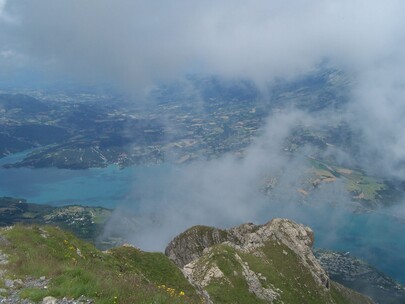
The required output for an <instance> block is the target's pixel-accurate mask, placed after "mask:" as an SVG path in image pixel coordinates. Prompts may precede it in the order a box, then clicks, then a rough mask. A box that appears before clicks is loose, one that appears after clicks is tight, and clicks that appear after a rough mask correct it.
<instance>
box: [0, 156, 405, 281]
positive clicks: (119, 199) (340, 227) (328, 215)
mask: <svg viewBox="0 0 405 304" xmlns="http://www.w3.org/2000/svg"><path fill="white" fill-rule="evenodd" d="M25 154H26V153H21V154H16V155H12V156H9V157H6V158H3V159H0V166H1V165H2V164H5V163H12V162H15V161H17V160H19V159H21V158H22V157H24V155H25ZM174 167H175V166H174V165H170V164H165V165H155V166H135V167H130V168H126V169H120V168H118V167H117V166H109V167H106V168H101V169H100V168H97V169H89V170H61V169H55V168H46V169H27V168H19V169H4V168H1V169H0V196H12V197H20V198H26V199H28V201H29V202H33V203H41V204H51V205H66V204H81V205H87V206H103V207H108V208H114V207H116V206H118V205H120V204H126V205H128V204H130V205H131V206H132V207H133V208H135V209H136V207H137V206H138V203H139V200H141V199H142V193H148V195H151V196H152V199H149V202H150V204H152V205H153V204H154V203H153V202H154V200H159V197H160V196H162V195H163V196H164V193H160V194H159V191H162V190H161V189H160V187H159V185H163V184H164V181H165V179H167V178H171V179H173V176H175V175H173V174H172V173H173V172H172V171H173V170H176V169H175V168H174ZM159 179H161V181H159ZM147 187H149V189H148V188H147ZM160 199H161V198H160ZM156 206H158V203H156ZM150 207H151V209H153V206H150ZM157 208H158V207H157ZM297 208H298V207H297ZM299 208H301V209H294V212H291V210H290V211H288V210H284V211H282V210H281V211H279V212H276V211H274V210H271V211H269V213H268V214H270V215H271V217H288V218H292V219H294V220H296V221H299V222H301V223H304V224H306V225H308V226H310V227H311V228H312V229H313V230H314V232H315V239H316V244H315V245H316V247H320V248H329V249H334V250H339V251H344V252H346V251H349V252H351V254H352V255H353V256H357V257H360V258H363V259H365V260H366V261H368V262H370V263H371V264H373V265H375V266H377V268H378V269H380V270H382V271H383V272H385V273H387V274H388V275H390V276H392V277H394V278H395V279H396V280H398V281H400V282H402V283H405V233H404V232H405V224H404V221H403V220H402V221H401V220H400V219H398V218H395V217H393V216H389V215H387V214H383V213H369V214H353V213H351V212H349V211H346V210H342V208H332V207H330V206H325V207H317V208H314V207H299ZM266 216H268V215H266ZM260 220H263V221H265V220H266V219H264V218H263V219H260Z"/></svg>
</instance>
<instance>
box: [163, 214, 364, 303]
mask: <svg viewBox="0 0 405 304" xmlns="http://www.w3.org/2000/svg"><path fill="white" fill-rule="evenodd" d="M313 242H314V235H313V232H312V230H311V229H310V228H308V227H305V226H303V225H299V224H297V223H295V222H293V221H290V220H286V219H273V220H272V221H270V222H268V223H266V224H264V225H254V224H243V225H241V226H238V227H235V228H231V229H227V230H222V229H217V228H213V227H206V226H195V227H192V228H190V229H189V230H187V231H185V232H184V233H182V234H180V235H179V236H177V237H176V238H174V239H173V241H171V242H170V243H169V245H168V246H167V248H166V251H165V253H166V255H167V256H168V257H169V258H170V259H171V260H172V261H173V262H174V263H175V264H176V265H177V266H178V267H180V268H181V269H182V270H183V273H184V274H185V276H186V277H187V278H188V280H189V281H190V282H191V283H192V284H193V285H194V286H196V287H197V288H198V289H199V290H200V292H201V294H202V295H203V296H204V297H205V299H206V301H207V302H208V303H263V302H265V303H372V301H371V300H369V299H368V298H366V297H363V296H361V295H359V294H356V293H354V292H353V291H351V290H348V289H345V288H344V287H343V286H340V285H339V286H338V285H337V284H335V283H331V281H330V280H329V277H328V275H327V273H326V272H325V270H324V269H323V268H322V267H321V266H320V264H319V262H318V261H317V260H316V258H315V256H314V255H313V253H312V249H311V247H312V245H313ZM343 290H344V292H343ZM337 294H339V296H337ZM339 297H340V298H339ZM342 298H343V299H345V301H343V302H342V301H341V299H342ZM351 298H352V299H351ZM354 298H355V300H353V299H354ZM241 299H243V300H241ZM303 299H305V300H303Z"/></svg>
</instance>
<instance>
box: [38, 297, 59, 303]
mask: <svg viewBox="0 0 405 304" xmlns="http://www.w3.org/2000/svg"><path fill="white" fill-rule="evenodd" d="M57 301H58V299H56V298H54V297H45V298H43V300H42V304H56V303H57Z"/></svg>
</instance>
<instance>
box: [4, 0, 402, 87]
mask: <svg viewBox="0 0 405 304" xmlns="http://www.w3.org/2000/svg"><path fill="white" fill-rule="evenodd" d="M404 11H405V3H404V2H403V1H400V0H397V1H395V0H392V1H379V0H372V1H370V0H369V1H365V0H308V1H285V0H252V1H248V2H246V1H235V0H232V1H231V0H223V1H213V0H208V1H193V0H173V1H162V0H157V1H146V0H117V1H111V0H86V1H83V0H62V1H54V0H31V1H24V0H12V1H10V0H0V39H1V44H0V67H1V68H0V71H2V72H0V73H3V76H4V73H7V74H9V73H10V70H13V72H15V71H17V68H19V69H23V68H27V67H29V68H30V69H33V70H35V71H38V70H39V71H40V72H41V74H44V73H45V75H51V76H50V77H52V79H55V78H58V77H62V76H66V75H70V76H72V75H73V77H74V78H77V79H80V80H81V81H84V80H87V81H91V82H97V81H103V82H110V81H113V82H116V83H120V84H124V85H125V86H127V87H128V88H134V87H135V88H137V89H143V88H144V87H145V86H148V85H150V84H151V83H153V82H154V81H157V80H171V79H173V78H175V77H181V76H182V75H184V73H187V72H205V73H209V74H217V75H222V76H228V77H238V76H243V77H251V78H253V79H254V80H257V81H260V82H263V81H268V80H269V79H271V78H272V77H274V76H277V77H280V76H294V75H296V74H297V73H301V72H305V71H308V70H311V69H312V68H313V67H314V65H316V64H317V63H319V62H320V61H322V60H325V59H326V60H329V61H330V62H332V63H334V64H336V65H339V66H340V67H343V68H345V69H350V70H351V71H353V72H356V73H359V72H363V71H365V70H367V69H369V68H375V67H381V65H384V64H386V63H387V62H391V61H395V62H396V61H397V60H398V58H397V57H398V56H402V54H401V53H404V52H402V51H403V46H404V30H403V29H404V28H405V19H404V18H403V14H402V12H404ZM12 68H13V69H12ZM47 73H48V74H47Z"/></svg>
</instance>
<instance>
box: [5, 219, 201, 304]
mask: <svg viewBox="0 0 405 304" xmlns="http://www.w3.org/2000/svg"><path fill="white" fill-rule="evenodd" d="M0 235H1V236H3V237H5V238H6V239H7V240H9V241H10V242H9V243H8V242H3V243H4V244H2V245H1V247H0V249H1V250H2V251H3V252H4V253H6V254H8V256H9V261H10V262H9V264H8V265H7V266H6V267H7V275H9V276H11V277H14V278H24V277H26V276H31V277H36V278H38V277H40V276H46V277H48V278H52V280H51V282H50V284H49V287H48V288H47V289H24V290H22V291H21V295H23V296H25V297H28V298H31V299H33V300H36V301H40V300H42V298H44V297H45V296H48V295H51V296H55V297H65V296H66V297H70V298H78V297H79V296H81V295H85V296H88V297H91V298H94V299H95V300H96V303H199V302H200V298H199V296H197V294H196V293H195V291H194V289H193V287H192V286H191V285H190V284H189V283H188V282H187V280H186V279H185V278H184V277H183V275H182V273H181V272H180V270H179V269H178V268H177V267H176V266H175V265H174V264H173V263H172V262H170V261H169V260H168V259H167V258H166V257H165V256H164V255H163V254H160V253H145V252H141V251H139V250H138V249H135V248H132V247H122V248H116V249H114V250H111V251H109V252H101V251H99V250H97V249H96V248H95V247H94V246H93V245H91V244H89V243H86V242H83V241H81V240H79V239H77V238H76V237H74V236H73V235H72V234H70V233H68V232H65V231H62V230H61V229H58V228H54V227H44V228H41V227H35V226H34V227H24V226H19V225H17V226H15V227H14V228H13V229H11V230H1V231H0ZM78 249H79V250H80V251H78ZM162 285H164V286H162ZM169 288H170V289H169ZM180 292H184V295H180Z"/></svg>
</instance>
